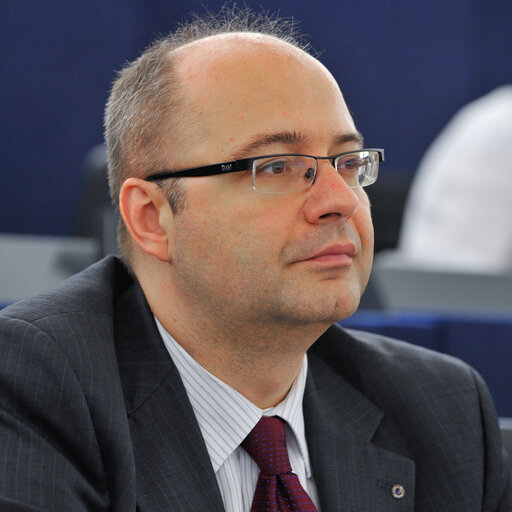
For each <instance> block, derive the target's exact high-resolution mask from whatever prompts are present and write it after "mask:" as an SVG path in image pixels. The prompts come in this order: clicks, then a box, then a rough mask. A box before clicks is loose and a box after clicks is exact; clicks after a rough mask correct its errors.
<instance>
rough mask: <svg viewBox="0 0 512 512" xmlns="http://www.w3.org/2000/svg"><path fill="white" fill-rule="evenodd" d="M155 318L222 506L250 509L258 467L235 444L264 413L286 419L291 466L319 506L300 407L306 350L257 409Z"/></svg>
mask: <svg viewBox="0 0 512 512" xmlns="http://www.w3.org/2000/svg"><path fill="white" fill-rule="evenodd" d="M155 321H156V324H157V326H158V330H159V332H160V335H161V336H162V339H163V342H164V344H165V346H166V348H167V350H168V351H169V354H170V356H171V358H172V359H173V361H174V364H175V365H176V367H177V368H178V371H179V373H180V376H181V379H182V381H183V384H184V386H185V389H186V391H187V394H188V397H189V399H190V402H191V404H192V408H193V410H194V413H195V415H196V418H197V421H198V423H199V427H200V429H201V433H202V435H203V438H204V440H205V444H206V448H207V450H208V454H209V456H210V459H211V463H212V466H213V470H214V472H215V476H216V478H217V483H218V485H219V489H220V493H221V496H222V500H223V502H224V508H225V510H226V512H250V509H251V504H252V499H253V496H254V491H255V489H256V483H257V481H258V476H259V473H260V470H259V468H258V466H257V465H256V463H255V462H254V461H253V460H252V458H251V457H250V456H249V454H248V453H247V452H246V451H245V450H244V449H243V448H241V447H240V443H241V442H242V441H243V440H244V439H245V438H246V437H247V435H248V434H249V432H250V431H251V430H252V429H253V427H254V426H255V425H256V423H258V421H259V420H260V418H261V417H262V416H263V415H265V416H279V417H281V418H283V419H284V420H285V421H286V440H287V445H288V455H289V458H290V464H291V466H292V470H293V472H294V473H296V474H297V476H298V477H299V480H300V482H301V484H302V486H303V487H304V489H305V490H306V492H307V493H308V494H309V495H310V497H311V499H312V500H313V502H314V503H315V505H316V506H317V508H319V505H318V495H317V490H316V486H315V482H314V480H313V475H312V473H311V465H310V461H309V454H308V448H307V444H306V435H305V430H304V415H303V412H302V398H303V396H304V387H305V385H306V375H307V365H308V362H307V356H304V360H303V363H302V367H301V370H300V372H299V375H298V376H297V379H296V380H295V382H294V384H293V386H292V388H291V389H290V391H289V393H288V395H287V396H286V398H285V399H284V400H283V401H282V402H281V403H279V404H278V405H276V406H275V407H271V408H269V409H260V408H259V407H257V406H256V405H254V404H253V403H252V402H250V401H249V400H248V399H247V398H245V397H244V396H242V395H241V394H240V393H239V392H238V391H236V390H235V389H234V388H232V387H231V386H229V385H228V384H226V383H225V382H222V381H221V380H220V379H218V378H217V377H215V376H214V375H212V374H211V373H210V372H208V371H207V370H206V369H204V368H203V367H202V366H201V365H200V364H199V363H197V361H196V360H195V359H193V358H192V356H190V354H189V353H188V352H187V351H186V350H185V349H183V347H182V346H181V345H180V344H179V343H178V342H177V341H176V340H175V339H174V338H173V337H172V336H171V335H170V334H169V333H168V332H167V331H166V330H165V328H164V327H163V326H162V324H161V323H160V322H159V321H158V319H157V318H156V317H155Z"/></svg>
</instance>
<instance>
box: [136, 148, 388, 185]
mask: <svg viewBox="0 0 512 512" xmlns="http://www.w3.org/2000/svg"><path fill="white" fill-rule="evenodd" d="M319 160H329V161H330V162H331V164H332V166H333V167H334V168H335V169H336V170H337V171H338V174H339V175H340V176H341V177H342V178H343V179H344V180H345V182H346V183H347V185H348V186H349V187H350V188H358V187H367V186H368V185H371V184H372V183H375V181H376V180H377V175H378V172H379V164H380V162H383V161H384V150H383V149H374V148H372V149H358V150H356V151H350V152H348V153H341V154H339V155H335V156H312V155H300V154H281V155H266V156H259V157H256V158H246V159H244V160H232V161H231V162H224V163H220V164H213V165H206V166H203V167H192V168H190V169H183V170H180V171H160V172H158V173H155V174H151V175H149V176H147V177H146V178H144V179H145V180H146V181H159V180H164V179H168V178H193V177H200V176H214V175H217V174H226V173H230V172H242V171H249V170H251V169H252V188H253V189H254V190H256V191H257V192H262V193H264V194H287V193H290V192H299V191H301V190H305V189H307V188H308V187H310V186H311V185H313V183H314V182H315V179H316V174H317V170H318V161H319Z"/></svg>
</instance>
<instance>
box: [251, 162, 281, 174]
mask: <svg viewBox="0 0 512 512" xmlns="http://www.w3.org/2000/svg"><path fill="white" fill-rule="evenodd" d="M287 170H288V161H287V160H273V161H271V162H263V163H261V164H260V165H258V166H257V167H256V172H257V174H264V175H267V176H278V175H280V174H283V173H285V172H286V171H287Z"/></svg>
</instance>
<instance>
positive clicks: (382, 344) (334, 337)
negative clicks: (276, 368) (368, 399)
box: [314, 325, 473, 380]
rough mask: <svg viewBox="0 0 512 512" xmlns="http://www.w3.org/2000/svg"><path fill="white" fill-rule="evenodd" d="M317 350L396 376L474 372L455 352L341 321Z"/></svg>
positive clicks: (439, 376) (331, 357) (434, 376)
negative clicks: (345, 325) (342, 324)
mask: <svg viewBox="0 0 512 512" xmlns="http://www.w3.org/2000/svg"><path fill="white" fill-rule="evenodd" d="M314 351H315V352H317V353H318V354H319V355H320V356H321V357H322V358H324V359H326V360H330V361H332V362H333V364H335V363H334V362H335V361H336V362H339V361H340V360H341V359H348V360H350V362H351V364H352V365H356V366H357V367H359V368H360V369H361V370H364V369H365V368H366V367H371V368H372V369H373V370H374V372H375V371H377V370H380V371H382V372H383V373H386V374H389V376H390V377H393V376H395V377H396V378H404V377H406V376H407V375H408V374H410V375H414V376H415V377H416V378H419V377H422V376H424V377H426V378H428V379H429V380H430V379H434V380H437V379H445V378H447V377H448V376H450V375H457V376H460V377H462V378H463V379H464V378H466V377H467V376H468V375H469V374H470V373H472V372H473V370H472V369H471V367H470V366H469V365H467V364H466V363H464V362H462V361H461V360H459V359H457V358H454V357H452V356H448V355H446V354H441V353H439V352H435V351H433V350H429V349H426V348H423V347H419V346H417V345H413V344H411V343H407V342H405V341H400V340H397V339H394V338H389V337H387V336H382V335H379V334H374V333H371V332H365V331H357V330H353V329H344V328H342V327H340V326H339V325H332V326H331V327H330V328H329V329H328V330H327V331H326V332H325V333H324V334H323V336H321V337H320V338H319V340H318V341H317V342H316V344H315V347H314ZM391 372H392V373H391Z"/></svg>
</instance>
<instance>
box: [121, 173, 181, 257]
mask: <svg viewBox="0 0 512 512" xmlns="http://www.w3.org/2000/svg"><path fill="white" fill-rule="evenodd" d="M119 210H120V213H121V216H122V218H123V221H124V223H125V225H126V228H127V229H128V231H129V233H130V235H131V237H132V239H133V241H134V242H135V243H136V244H137V245H138V246H139V247H140V248H141V249H142V250H143V251H144V252H145V253H147V254H151V255H153V256H156V257H157V258H158V259H159V260H161V261H169V260H170V255H169V236H168V231H169V229H170V221H171V220H172V212H171V208H170V206H169V202H168V201H167V198H166V197H165V195H164V194H163V193H162V190H161V189H160V188H159V187H158V186H157V185H155V184H154V183H150V182H148V181H144V180H141V179H140V178H128V179H127V180H126V181H125V182H124V183H123V185H122V187H121V192H120V194H119Z"/></svg>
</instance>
